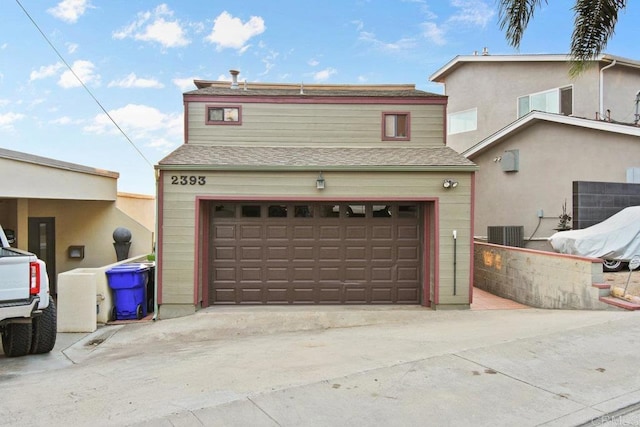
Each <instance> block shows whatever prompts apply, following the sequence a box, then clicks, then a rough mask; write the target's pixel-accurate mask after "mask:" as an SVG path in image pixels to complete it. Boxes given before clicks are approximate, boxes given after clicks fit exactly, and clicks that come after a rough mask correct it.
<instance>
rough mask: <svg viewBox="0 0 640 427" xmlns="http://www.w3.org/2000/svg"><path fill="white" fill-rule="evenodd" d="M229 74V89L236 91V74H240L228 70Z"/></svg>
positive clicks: (236, 71)
mask: <svg viewBox="0 0 640 427" xmlns="http://www.w3.org/2000/svg"><path fill="white" fill-rule="evenodd" d="M229 74H231V89H238V74H240V71H238V70H229Z"/></svg>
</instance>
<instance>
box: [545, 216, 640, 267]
mask: <svg viewBox="0 0 640 427" xmlns="http://www.w3.org/2000/svg"><path fill="white" fill-rule="evenodd" d="M549 243H551V246H552V247H553V250H555V251H556V252H560V253H563V254H572V255H580V256H585V257H592V258H603V259H610V260H620V261H629V260H630V259H631V258H633V256H635V255H640V206H631V207H628V208H625V209H623V210H621V211H620V212H618V213H617V214H615V215H613V216H611V217H609V218H607V219H605V220H604V221H602V222H600V223H598V224H595V225H592V226H591V227H587V228H583V229H581V230H569V231H559V232H557V233H555V234H553V235H552V236H551V237H549Z"/></svg>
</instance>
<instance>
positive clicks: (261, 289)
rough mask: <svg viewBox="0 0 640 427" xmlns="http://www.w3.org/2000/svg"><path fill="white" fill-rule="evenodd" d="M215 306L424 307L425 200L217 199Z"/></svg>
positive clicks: (212, 243)
mask: <svg viewBox="0 0 640 427" xmlns="http://www.w3.org/2000/svg"><path fill="white" fill-rule="evenodd" d="M209 212H210V217H209V221H210V224H209V231H210V236H209V243H208V244H209V251H208V253H209V260H208V267H209V273H208V275H207V276H208V278H209V283H208V288H209V289H208V303H209V304H210V305H212V304H419V303H420V301H421V292H422V290H421V287H422V286H421V284H422V283H423V280H422V277H423V266H422V259H423V249H422V248H423V247H424V245H423V234H424V233H423V230H422V228H423V227H422V223H423V221H422V218H423V215H424V213H423V212H422V206H421V203H418V202H415V203H413V202H394V203H391V202H389V203H385V202H373V203H372V202H367V203H364V202H349V203H346V202H337V203H330V202H314V203H308V202H273V203H268V202H226V201H225V202H211V205H210V208H209Z"/></svg>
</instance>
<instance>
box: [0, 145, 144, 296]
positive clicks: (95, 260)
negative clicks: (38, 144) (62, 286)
mask: <svg viewBox="0 0 640 427" xmlns="http://www.w3.org/2000/svg"><path fill="white" fill-rule="evenodd" d="M0 170H2V173H3V177H4V179H3V180H2V182H1V183H0V224H2V226H3V228H5V229H10V230H13V231H14V232H15V235H16V242H15V244H14V246H15V247H18V248H20V249H24V250H28V251H30V252H34V253H36V254H38V256H39V257H40V258H42V259H43V260H45V261H46V262H47V271H48V273H49V276H50V279H51V283H52V284H53V287H52V289H53V291H54V293H55V292H56V287H55V282H56V277H57V274H58V273H62V272H65V271H68V270H72V269H75V268H79V267H86V268H90V267H99V266H103V265H108V264H112V263H114V262H116V254H115V250H114V247H113V231H114V230H115V229H116V228H118V227H125V228H127V229H129V230H130V231H131V234H132V240H131V247H130V251H129V254H130V255H143V254H148V253H150V252H152V250H153V240H152V239H153V227H154V225H153V222H154V221H148V217H149V213H151V214H153V212H154V211H155V206H154V204H155V201H154V198H152V197H148V196H146V197H145V196H136V197H135V200H136V202H135V203H136V205H135V210H136V211H137V212H136V213H135V214H133V215H129V214H127V213H125V212H123V210H121V209H119V208H118V206H117V205H118V204H123V205H124V206H125V207H127V206H129V207H131V206H132V205H131V203H132V202H131V200H132V199H133V195H129V194H124V195H122V196H121V195H118V194H117V182H118V176H119V175H118V173H116V172H110V171H105V170H100V169H95V168H91V167H87V166H82V165H77V164H73V163H68V162H63V161H59V160H54V159H49V158H45V157H40V156H34V155H31V154H26V153H21V152H17V151H11V150H5V149H0ZM140 201H144V202H143V203H140ZM128 209H129V210H130V211H133V210H134V208H133V207H131V208H128ZM134 217H136V218H135V219H134ZM143 221H146V223H145V224H143V223H142V222H143ZM149 227H151V228H149Z"/></svg>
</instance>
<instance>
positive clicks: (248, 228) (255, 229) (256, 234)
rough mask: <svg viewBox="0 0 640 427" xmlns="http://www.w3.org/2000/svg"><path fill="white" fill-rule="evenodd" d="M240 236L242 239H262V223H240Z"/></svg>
mask: <svg viewBox="0 0 640 427" xmlns="http://www.w3.org/2000/svg"><path fill="white" fill-rule="evenodd" d="M240 238H241V239H242V240H248V239H256V240H262V225H242V226H241V227H240Z"/></svg>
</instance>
